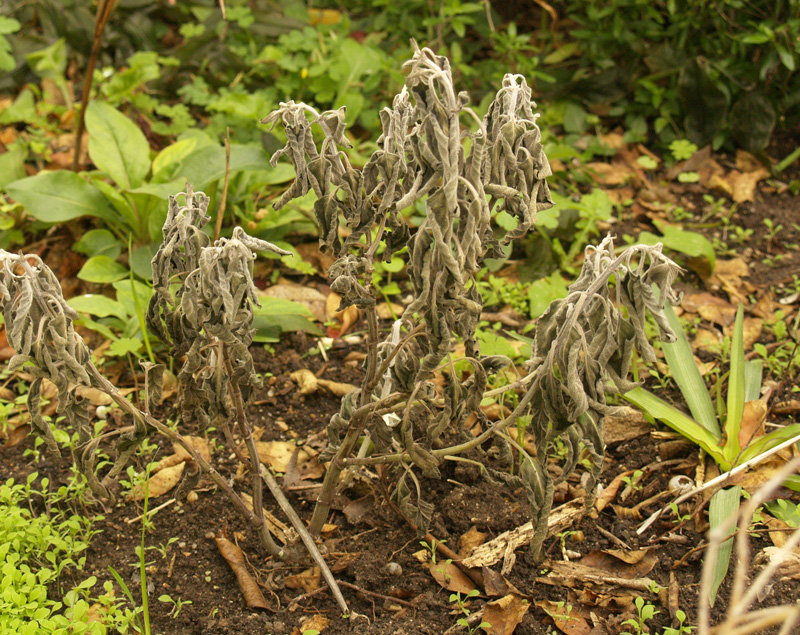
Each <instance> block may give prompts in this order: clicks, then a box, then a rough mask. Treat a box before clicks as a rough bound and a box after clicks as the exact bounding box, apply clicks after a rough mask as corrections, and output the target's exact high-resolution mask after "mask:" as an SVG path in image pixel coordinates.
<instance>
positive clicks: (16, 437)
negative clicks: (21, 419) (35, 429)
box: [5, 423, 31, 448]
mask: <svg viewBox="0 0 800 635" xmlns="http://www.w3.org/2000/svg"><path fill="white" fill-rule="evenodd" d="M30 431H31V427H30V425H28V424H27V423H23V424H22V425H21V426H17V427H16V428H14V429H12V430H11V431H9V432H8V436H7V437H6V444H5V445H6V447H7V448H13V447H14V446H15V445H17V444H18V443H20V442H21V441H22V440H23V439H25V437H27V436H28V433H29V432H30Z"/></svg>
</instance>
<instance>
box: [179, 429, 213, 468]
mask: <svg viewBox="0 0 800 635" xmlns="http://www.w3.org/2000/svg"><path fill="white" fill-rule="evenodd" d="M183 438H184V439H186V442H187V443H188V444H189V445H190V446H192V448H194V450H195V452H197V453H198V454H199V455H200V456H202V457H203V458H204V459H205V460H206V461H208V462H209V463H210V462H211V447H210V446H209V445H208V439H205V438H203V437H197V436H191V435H189V436H184V437H183ZM172 451H173V452H175V454H176V455H177V456H178V457H180V459H181V461H188V460H189V459H190V458H191V455H190V454H189V452H187V451H186V449H185V448H184V447H183V446H182V445H181V444H180V443H177V442H175V443H173V444H172Z"/></svg>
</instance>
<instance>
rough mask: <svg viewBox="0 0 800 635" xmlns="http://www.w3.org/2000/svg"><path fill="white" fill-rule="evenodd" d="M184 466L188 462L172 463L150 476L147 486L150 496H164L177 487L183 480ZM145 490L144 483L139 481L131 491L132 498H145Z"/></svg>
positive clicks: (136, 499) (137, 499)
mask: <svg viewBox="0 0 800 635" xmlns="http://www.w3.org/2000/svg"><path fill="white" fill-rule="evenodd" d="M184 467H186V463H185V462H183V461H181V462H180V463H178V464H176V465H170V466H169V467H165V468H164V469H162V470H159V471H158V472H156V473H155V474H152V475H151V476H150V483H149V485H148V488H147V492H148V497H149V498H156V497H158V496H163V495H164V494H166V493H167V492H168V491H170V490H171V489H172V488H173V487H175V486H176V485H177V484H178V481H180V480H181V475H182V474H183V468H184ZM144 492H145V487H144V483H138V484H137V485H136V487H134V488H133V490H132V491H131V494H130V498H131V500H135V501H139V500H144Z"/></svg>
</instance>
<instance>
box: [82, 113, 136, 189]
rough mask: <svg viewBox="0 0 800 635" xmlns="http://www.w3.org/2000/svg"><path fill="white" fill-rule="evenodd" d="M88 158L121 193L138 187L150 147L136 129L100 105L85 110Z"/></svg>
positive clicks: (123, 118) (124, 118) (121, 115)
mask: <svg viewBox="0 0 800 635" xmlns="http://www.w3.org/2000/svg"><path fill="white" fill-rule="evenodd" d="M86 130H88V131H89V156H90V157H91V158H92V161H93V162H94V164H95V165H96V166H97V168H98V169H100V170H102V171H103V172H105V173H106V174H108V175H109V176H110V177H111V178H112V179H113V181H114V182H115V183H116V184H117V186H118V187H120V188H122V189H124V190H130V189H132V188H136V187H139V186H140V185H141V184H142V182H143V181H144V178H145V177H146V176H147V173H148V171H149V170H150V144H148V143H147V139H145V136H144V134H143V133H142V131H141V130H140V129H139V127H138V126H137V125H136V124H134V123H133V122H132V121H131V120H130V119H128V118H127V117H126V116H125V115H123V114H122V113H121V112H119V111H118V110H117V109H115V108H113V107H111V106H109V105H108V104H104V103H102V102H99V101H93V102H91V103H90V104H89V106H88V107H87V108H86Z"/></svg>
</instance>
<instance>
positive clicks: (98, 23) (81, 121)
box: [72, 0, 118, 172]
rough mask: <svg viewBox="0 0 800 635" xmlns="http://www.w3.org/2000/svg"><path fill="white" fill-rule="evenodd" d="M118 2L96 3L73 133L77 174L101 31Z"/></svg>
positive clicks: (101, 0) (74, 166)
mask: <svg viewBox="0 0 800 635" xmlns="http://www.w3.org/2000/svg"><path fill="white" fill-rule="evenodd" d="M117 1H118V0H100V1H99V2H98V3H97V13H96V14H95V18H94V38H93V40H92V50H91V52H90V53H89V65H88V66H87V67H86V77H85V78H84V80H83V94H82V95H81V112H80V114H79V115H78V129H77V131H76V132H75V149H74V153H75V155H74V156H73V157H72V171H73V172H77V171H78V166H79V165H80V157H81V141H82V140H83V131H84V127H85V125H86V119H85V118H86V108H87V106H88V105H89V95H90V94H91V92H92V81H93V80H94V68H95V66H96V65H97V56H98V55H99V54H100V45H101V43H102V41H103V31H104V30H105V28H106V23H107V22H108V19H109V17H111V13H112V12H113V11H114V7H115V6H116V5H117Z"/></svg>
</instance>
